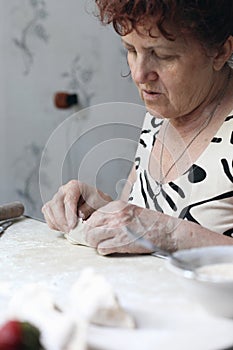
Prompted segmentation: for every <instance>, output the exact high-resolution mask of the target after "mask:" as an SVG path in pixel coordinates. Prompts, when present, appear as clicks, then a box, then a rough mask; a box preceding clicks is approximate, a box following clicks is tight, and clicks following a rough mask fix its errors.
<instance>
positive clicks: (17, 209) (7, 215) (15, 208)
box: [0, 202, 24, 221]
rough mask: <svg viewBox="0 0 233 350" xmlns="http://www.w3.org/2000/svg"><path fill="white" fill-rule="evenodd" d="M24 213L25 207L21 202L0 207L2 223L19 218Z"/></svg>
mask: <svg viewBox="0 0 233 350" xmlns="http://www.w3.org/2000/svg"><path fill="white" fill-rule="evenodd" d="M23 213H24V205H23V204H22V203H20V202H12V203H7V204H4V205H0V221H1V220H7V219H13V218H17V217H19V216H21V215H23Z"/></svg>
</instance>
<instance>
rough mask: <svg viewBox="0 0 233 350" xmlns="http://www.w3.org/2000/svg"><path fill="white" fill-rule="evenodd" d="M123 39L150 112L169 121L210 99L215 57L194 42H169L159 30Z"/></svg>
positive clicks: (137, 82)
mask: <svg viewBox="0 0 233 350" xmlns="http://www.w3.org/2000/svg"><path fill="white" fill-rule="evenodd" d="M141 33H142V31H141V30H140V34H139V33H138V32H136V31H133V32H132V33H130V34H127V35H125V36H124V37H123V38H122V40H123V44H124V46H125V47H126V49H127V51H128V63H129V67H130V70H131V74H132V78H133V80H134V82H135V84H136V86H137V87H138V90H139V93H140V96H141V98H142V99H143V101H144V102H145V105H146V107H147V109H148V110H149V111H150V112H151V113H152V114H159V115H161V116H163V117H167V118H177V117H181V116H185V115H187V114H189V113H190V112H192V111H193V110H195V109H196V108H197V107H198V106H200V105H201V104H203V103H205V101H206V100H208V98H211V93H213V91H212V90H213V86H214V69H213V58H212V57H211V56H207V54H206V53H205V52H204V50H203V47H202V46H201V45H200V44H199V43H198V42H197V41H196V40H194V39H190V38H189V39H187V38H186V39H185V38H184V37H182V36H181V35H180V36H177V38H176V39H175V41H170V40H167V39H166V38H165V37H164V36H163V35H162V34H161V33H160V32H159V30H158V29H157V27H156V28H154V30H153V31H152V35H153V37H151V36H150V35H149V34H148V32H147V33H146V32H144V35H142V34H143V33H142V34H141Z"/></svg>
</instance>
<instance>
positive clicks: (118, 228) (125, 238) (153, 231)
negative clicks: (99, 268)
mask: <svg viewBox="0 0 233 350" xmlns="http://www.w3.org/2000/svg"><path fill="white" fill-rule="evenodd" d="M86 224H87V225H86V230H85V241H86V242H87V243H88V244H89V245H90V246H92V247H93V248H96V249H97V251H98V253H99V254H102V255H107V254H112V253H131V254H141V253H149V252H150V251H149V250H148V249H146V248H145V247H143V246H142V244H140V240H139V239H138V237H140V236H142V237H144V238H145V239H149V240H150V241H152V243H154V244H155V245H158V246H160V247H161V248H164V249H167V250H170V251H173V250H174V242H173V239H172V232H173V230H172V227H173V225H171V223H170V217H169V216H167V215H164V214H161V213H158V212H156V211H152V210H149V209H144V208H141V207H137V206H135V205H133V204H129V203H126V202H123V201H114V202H111V203H109V204H107V205H106V206H105V207H102V208H100V209H99V210H97V211H96V212H95V213H93V214H92V215H91V217H90V218H89V219H88V220H87V221H86ZM126 227H128V228H129V229H130V231H132V232H133V233H135V236H134V235H132V234H130V233H129V232H128V231H127V228H126Z"/></svg>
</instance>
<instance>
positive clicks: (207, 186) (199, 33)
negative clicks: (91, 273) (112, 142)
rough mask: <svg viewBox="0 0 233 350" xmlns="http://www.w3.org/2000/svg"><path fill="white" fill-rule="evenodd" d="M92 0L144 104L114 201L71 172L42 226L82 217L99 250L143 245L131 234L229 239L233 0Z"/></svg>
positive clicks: (167, 245)
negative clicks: (131, 157)
mask: <svg viewBox="0 0 233 350" xmlns="http://www.w3.org/2000/svg"><path fill="white" fill-rule="evenodd" d="M96 4H97V7H98V10H99V17H100V19H101V21H102V22H103V23H105V24H110V23H111V24H112V25H113V27H114V29H115V30H116V32H117V33H118V34H119V35H120V36H121V37H122V42H123V45H124V47H125V48H126V50H127V52H128V64H129V67H130V71H131V75H132V79H133V81H134V83H135V84H136V86H137V88H138V91H139V94H140V96H141V98H142V99H143V101H144V103H145V105H146V108H147V111H148V113H147V114H146V116H145V121H144V125H143V128H142V132H141V138H140V142H139V144H138V149H137V153H136V157H135V164H134V166H133V169H132V171H131V173H130V176H129V181H128V183H127V185H126V187H125V189H124V191H123V193H122V199H121V201H112V202H110V203H108V204H106V203H107V202H109V201H111V199H110V198H109V197H108V196H107V195H105V194H103V193H101V192H100V191H97V190H95V189H94V188H91V187H89V186H88V185H86V184H84V183H80V182H78V181H76V180H73V181H71V182H69V183H68V184H66V185H64V186H62V187H61V188H60V189H59V191H58V193H57V194H56V195H55V196H54V198H53V199H52V200H51V201H50V202H48V203H46V204H45V206H44V207H43V209H42V211H43V213H44V216H45V219H46V221H47V223H48V225H49V226H50V227H51V228H53V229H56V230H61V231H63V232H68V231H69V230H70V229H72V228H74V227H75V225H76V223H77V220H78V218H77V217H78V216H81V217H83V218H85V219H87V221H86V223H87V225H85V230H84V236H85V240H86V241H87V243H88V244H90V245H92V246H94V247H96V249H97V250H98V252H99V253H100V254H111V253H145V252H148V248H145V247H143V246H142V245H141V244H140V240H137V239H134V236H135V237H138V236H143V237H144V238H145V239H147V240H150V241H151V242H152V243H153V244H155V245H157V246H159V247H161V248H163V249H166V250H168V251H175V250H178V249H185V248H191V247H200V246H208V245H227V244H229V245H230V244H233V239H232V235H233V169H232V166H233V157H232V155H233V112H232V111H233V76H232V70H231V68H230V64H229V62H230V59H231V55H232V53H233V2H229V1H227V0H202V1H196V0H193V1H192V0H191V1H190V0H189V1H186V0H184V1H182V2H180V1H177V0H147V1H144V0H112V1H109V0H96ZM129 233H131V234H129ZM132 233H133V235H132Z"/></svg>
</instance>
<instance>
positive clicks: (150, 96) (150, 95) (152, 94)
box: [141, 90, 161, 100]
mask: <svg viewBox="0 0 233 350" xmlns="http://www.w3.org/2000/svg"><path fill="white" fill-rule="evenodd" d="M141 93H142V98H143V100H155V99H157V98H158V97H160V96H161V93H160V92H157V91H153V90H141Z"/></svg>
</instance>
